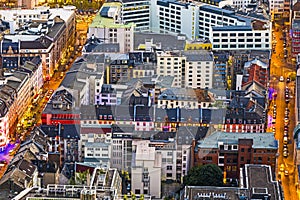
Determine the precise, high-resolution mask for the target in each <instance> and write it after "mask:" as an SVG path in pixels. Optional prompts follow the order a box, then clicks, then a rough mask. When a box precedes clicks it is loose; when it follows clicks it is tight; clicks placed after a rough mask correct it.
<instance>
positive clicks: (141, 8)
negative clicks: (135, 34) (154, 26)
mask: <svg viewBox="0 0 300 200" xmlns="http://www.w3.org/2000/svg"><path fill="white" fill-rule="evenodd" d="M121 14H122V16H121V18H122V22H123V23H125V24H127V23H134V24H135V30H136V31H149V30H150V0H134V1H132V0H122V7H121Z"/></svg>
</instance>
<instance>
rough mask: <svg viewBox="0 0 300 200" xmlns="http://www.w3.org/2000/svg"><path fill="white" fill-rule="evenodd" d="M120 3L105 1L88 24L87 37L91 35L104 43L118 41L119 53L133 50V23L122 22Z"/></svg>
mask: <svg viewBox="0 0 300 200" xmlns="http://www.w3.org/2000/svg"><path fill="white" fill-rule="evenodd" d="M121 10H122V3H120V2H106V3H104V4H103V5H102V7H101V9H100V12H99V14H98V15H96V17H95V18H94V20H93V22H92V23H91V24H90V26H89V30H88V35H87V37H88V38H90V37H92V36H93V35H94V36H95V37H97V38H100V39H102V40H103V42H104V43H119V45H120V46H119V47H120V53H126V52H129V51H133V31H134V23H128V24H126V23H124V22H122V16H121Z"/></svg>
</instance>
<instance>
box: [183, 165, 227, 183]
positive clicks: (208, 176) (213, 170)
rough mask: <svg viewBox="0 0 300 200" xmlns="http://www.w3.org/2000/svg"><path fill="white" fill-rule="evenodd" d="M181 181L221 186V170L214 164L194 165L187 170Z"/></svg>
mask: <svg viewBox="0 0 300 200" xmlns="http://www.w3.org/2000/svg"><path fill="white" fill-rule="evenodd" d="M183 183H184V184H185V185H192V186H222V185H223V174H222V170H221V169H220V168H219V167H218V166H217V165H215V164H207V165H200V166H196V167H193V168H191V169H190V170H189V172H188V174H187V175H186V176H185V177H184V178H183Z"/></svg>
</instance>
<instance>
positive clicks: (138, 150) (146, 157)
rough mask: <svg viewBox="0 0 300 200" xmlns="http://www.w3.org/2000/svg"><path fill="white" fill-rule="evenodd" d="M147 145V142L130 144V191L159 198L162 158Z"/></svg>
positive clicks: (140, 141) (141, 141) (153, 148)
mask: <svg viewBox="0 0 300 200" xmlns="http://www.w3.org/2000/svg"><path fill="white" fill-rule="evenodd" d="M149 143H150V141H147V140H139V141H133V142H132V152H133V155H132V157H133V161H132V165H131V190H132V191H133V192H134V193H135V194H137V195H139V194H145V195H146V194H147V195H151V196H153V197H155V198H161V195H162V194H161V168H162V162H161V158H162V156H161V154H160V153H158V152H156V151H155V147H149Z"/></svg>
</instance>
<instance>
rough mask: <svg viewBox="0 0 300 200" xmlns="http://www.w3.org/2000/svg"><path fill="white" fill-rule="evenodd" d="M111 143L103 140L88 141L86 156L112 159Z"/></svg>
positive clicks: (85, 149)
mask: <svg viewBox="0 0 300 200" xmlns="http://www.w3.org/2000/svg"><path fill="white" fill-rule="evenodd" d="M110 154H111V150H110V144H108V143H105V141H103V142H86V143H85V146H84V158H85V159H86V158H96V159H101V160H102V159H104V160H109V159H110Z"/></svg>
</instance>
